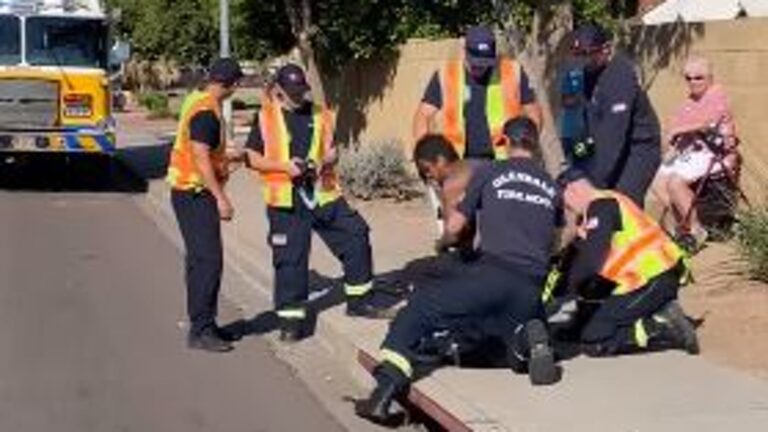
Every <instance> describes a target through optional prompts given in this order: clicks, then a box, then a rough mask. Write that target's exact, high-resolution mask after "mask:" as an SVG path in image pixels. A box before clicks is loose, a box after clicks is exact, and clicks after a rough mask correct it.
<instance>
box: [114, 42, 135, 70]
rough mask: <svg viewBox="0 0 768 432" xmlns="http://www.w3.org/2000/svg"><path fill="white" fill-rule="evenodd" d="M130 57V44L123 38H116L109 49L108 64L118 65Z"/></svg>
mask: <svg viewBox="0 0 768 432" xmlns="http://www.w3.org/2000/svg"><path fill="white" fill-rule="evenodd" d="M130 57H131V44H130V43H129V42H126V41H124V40H120V39H118V40H116V41H115V43H114V45H112V49H111V50H110V51H109V64H110V66H112V67H119V66H120V65H121V64H123V63H125V62H126V61H127V60H128V59H129V58H130Z"/></svg>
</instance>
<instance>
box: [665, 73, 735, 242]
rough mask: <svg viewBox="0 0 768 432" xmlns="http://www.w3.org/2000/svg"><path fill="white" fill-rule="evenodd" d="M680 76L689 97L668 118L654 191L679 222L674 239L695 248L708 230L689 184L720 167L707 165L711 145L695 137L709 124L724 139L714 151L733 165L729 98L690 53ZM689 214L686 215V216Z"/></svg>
mask: <svg viewBox="0 0 768 432" xmlns="http://www.w3.org/2000/svg"><path fill="white" fill-rule="evenodd" d="M684 71H685V80H686V81H687V83H688V99H687V100H686V101H685V102H684V103H683V104H682V105H681V106H680V108H679V109H678V110H677V112H676V113H675V115H674V116H673V117H672V119H671V121H670V130H669V133H668V137H669V141H668V142H670V145H671V149H670V151H669V153H668V154H667V157H666V158H665V162H664V163H663V164H662V166H661V167H660V168H659V172H658V174H657V177H656V182H655V185H654V192H655V193H656V195H657V196H658V197H659V199H660V200H661V202H662V204H663V205H664V206H665V207H667V208H669V209H670V210H671V211H672V214H673V216H674V217H675V219H676V221H677V223H678V224H681V223H682V224H684V225H688V226H683V227H681V228H682V230H681V231H682V232H679V233H678V234H679V235H680V238H679V239H678V240H680V241H681V243H683V244H691V245H692V247H693V249H694V250H695V249H698V248H699V247H700V246H701V245H702V244H703V243H704V242H705V241H706V239H707V236H708V233H707V231H706V230H705V229H704V228H703V227H702V225H701V223H700V222H699V218H698V215H697V213H696V209H695V208H693V209H691V206H692V205H693V200H694V192H693V190H692V188H691V185H692V184H694V183H696V182H697V181H698V180H700V179H702V178H703V177H704V176H706V175H707V174H715V173H717V172H719V171H720V170H722V169H723V167H722V166H721V165H719V164H714V165H713V164H712V160H713V158H714V157H715V155H714V153H713V151H712V150H713V149H711V148H710V147H709V146H707V145H706V143H704V142H702V141H701V139H700V138H699V137H697V133H698V132H704V131H706V130H707V129H709V128H712V127H713V126H714V127H716V128H717V131H716V133H718V134H720V135H721V136H722V137H723V138H724V139H723V148H721V149H718V151H723V152H726V153H730V154H731V156H730V157H729V158H728V159H726V162H727V163H728V164H730V165H731V168H733V165H735V164H736V160H735V159H737V156H736V153H735V151H734V150H735V146H736V142H737V140H736V139H735V130H734V129H735V128H734V124H733V116H732V115H731V110H730V107H729V104H728V98H727V97H726V95H725V92H724V91H723V89H722V87H721V86H719V85H717V84H715V83H714V82H713V75H712V69H711V67H710V65H709V62H707V61H706V60H704V59H701V58H693V59H690V60H688V62H687V63H686V65H685V69H684ZM689 211H690V212H691V213H690V220H688V221H685V220H684V219H685V217H686V215H687V214H688V212H689Z"/></svg>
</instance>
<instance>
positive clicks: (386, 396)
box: [355, 362, 408, 427]
mask: <svg viewBox="0 0 768 432" xmlns="http://www.w3.org/2000/svg"><path fill="white" fill-rule="evenodd" d="M374 377H375V378H376V388H375V389H373V392H372V393H371V395H370V396H368V399H362V400H359V401H356V402H355V414H357V415H358V416H359V417H362V418H364V419H367V420H369V421H371V422H373V423H376V424H378V425H382V426H386V427H397V426H400V425H402V423H403V422H404V420H405V413H403V412H400V413H392V412H390V408H391V405H392V400H394V399H395V397H397V396H398V395H399V394H400V393H401V392H402V390H403V389H404V388H405V387H406V386H407V384H408V378H407V377H406V376H405V375H403V374H402V373H401V372H400V371H399V370H397V368H395V367H394V366H392V365H390V364H388V363H386V362H385V363H382V364H381V365H379V366H378V367H377V368H376V371H375V372H374Z"/></svg>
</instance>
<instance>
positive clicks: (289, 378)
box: [0, 167, 341, 432]
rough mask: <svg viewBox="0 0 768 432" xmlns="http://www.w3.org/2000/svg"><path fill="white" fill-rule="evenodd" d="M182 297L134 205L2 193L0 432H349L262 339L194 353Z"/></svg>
mask: <svg viewBox="0 0 768 432" xmlns="http://www.w3.org/2000/svg"><path fill="white" fill-rule="evenodd" d="M1 169H2V167H0V170H1ZM55 189H58V187H56V188H55ZM183 290H184V288H183V283H182V274H181V256H180V254H179V252H178V251H177V250H176V249H175V248H174V247H173V246H172V245H171V243H170V242H169V241H168V240H166V239H165V237H163V236H162V235H160V234H159V232H158V230H157V229H156V227H155V225H154V224H153V223H152V222H151V221H150V220H149V219H147V217H146V216H145V215H144V214H143V213H141V211H140V210H139V209H138V208H137V206H136V204H135V202H134V201H133V198H131V196H130V195H127V194H115V193H90V192H79V193H72V192H58V193H50V192H26V191H15V192H8V191H0V431H14V432H26V431H29V432H40V431H57V432H69V431H71V432H87V431H99V432H101V431H118V432H128V431H141V432H153V431H162V432H174V431H184V432H189V431H216V432H226V431H237V432H245V431H254V432H255V431H309V430H311V431H336V430H341V427H340V426H339V425H338V424H337V423H336V422H335V420H334V419H333V418H332V417H331V416H330V414H328V413H327V412H325V411H324V410H323V408H322V406H321V405H320V403H319V402H318V401H317V400H315V399H314V398H313V396H312V395H311V394H310V393H309V390H308V389H307V388H306V387H305V385H304V384H303V383H302V382H301V381H300V380H299V379H297V378H296V377H295V376H294V375H293V373H292V372H291V370H290V369H289V368H288V367H287V366H286V365H285V364H284V363H282V362H281V361H280V360H278V359H276V358H275V356H274V355H273V353H272V352H271V351H270V348H269V346H268V344H267V343H266V342H265V341H264V340H260V339H253V338H251V339H249V340H248V341H247V343H246V342H243V343H241V344H240V345H238V347H237V349H236V350H235V351H234V352H232V353H228V354H223V355H222V354H211V353H205V352H199V351H190V350H188V349H186V347H185V343H184V335H185V333H184V330H183V328H181V326H180V321H181V320H183V318H184V309H183V303H184V296H183ZM224 309H225V314H226V313H227V312H226V309H227V305H226V304H225V305H224ZM229 309H231V306H230V307H229Z"/></svg>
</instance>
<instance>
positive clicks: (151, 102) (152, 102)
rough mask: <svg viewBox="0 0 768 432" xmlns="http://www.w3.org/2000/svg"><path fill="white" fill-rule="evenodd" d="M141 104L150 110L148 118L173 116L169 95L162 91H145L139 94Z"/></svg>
mask: <svg viewBox="0 0 768 432" xmlns="http://www.w3.org/2000/svg"><path fill="white" fill-rule="evenodd" d="M139 104H141V105H142V106H144V107H145V108H146V109H147V110H148V111H149V115H148V116H147V117H148V118H154V119H157V118H168V117H171V108H170V104H169V102H168V96H167V95H165V94H162V93H156V92H151V93H144V94H142V95H141V96H139Z"/></svg>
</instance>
